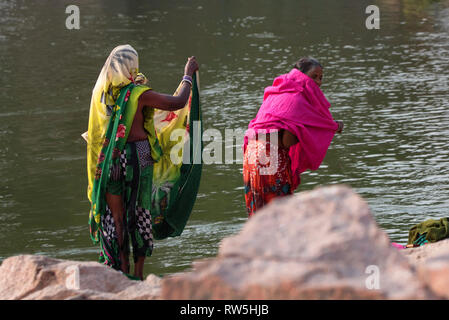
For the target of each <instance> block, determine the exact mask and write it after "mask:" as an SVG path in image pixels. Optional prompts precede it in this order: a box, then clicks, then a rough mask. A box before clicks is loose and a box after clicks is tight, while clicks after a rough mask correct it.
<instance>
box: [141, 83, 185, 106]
mask: <svg viewBox="0 0 449 320" xmlns="http://www.w3.org/2000/svg"><path fill="white" fill-rule="evenodd" d="M189 95H190V84H189V83H187V82H183V85H182V88H181V92H180V93H179V95H177V96H172V95H169V94H163V93H158V92H156V91H153V90H147V91H145V92H144V93H142V95H141V96H140V97H139V104H141V105H142V106H143V107H153V108H157V109H162V110H167V111H175V110H178V109H181V108H183V107H184V106H185V105H186V103H187V99H188V98H189Z"/></svg>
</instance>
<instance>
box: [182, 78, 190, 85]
mask: <svg viewBox="0 0 449 320" xmlns="http://www.w3.org/2000/svg"><path fill="white" fill-rule="evenodd" d="M181 82H187V83H190V86H192V81H190V80H187V79H182V81H181Z"/></svg>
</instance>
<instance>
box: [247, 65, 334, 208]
mask: <svg viewBox="0 0 449 320" xmlns="http://www.w3.org/2000/svg"><path fill="white" fill-rule="evenodd" d="M322 78H323V68H322V66H321V64H320V63H319V62H318V61H316V60H315V59H312V58H302V59H300V60H299V61H298V62H297V63H296V64H295V66H294V68H293V69H292V70H291V71H290V72H289V73H287V74H283V75H281V76H279V77H277V78H276V79H274V81H273V85H272V86H270V87H267V88H265V92H264V96H263V103H262V105H261V107H260V109H259V112H258V113H257V115H256V117H255V118H254V119H253V120H251V122H250V123H249V125H248V130H247V131H246V133H245V141H244V160H243V180H244V184H245V201H246V207H247V212H248V216H252V215H253V214H254V213H255V212H256V211H257V210H258V209H260V208H261V207H263V206H264V205H265V204H267V203H268V202H270V201H271V200H272V199H274V198H276V197H282V196H286V195H290V194H292V193H293V191H294V190H295V189H296V188H297V187H298V185H299V184H300V174H301V173H302V172H304V171H305V170H307V169H310V170H317V169H318V168H319V166H320V164H321V162H322V161H323V159H324V157H325V155H326V152H327V149H328V148H329V145H330V143H331V141H332V138H333V137H334V134H335V132H339V133H340V132H341V131H342V129H343V122H342V121H334V120H333V118H332V115H331V113H330V111H329V107H330V104H329V102H328V101H327V99H326V97H325V96H324V94H323V93H322V92H321V90H320V86H321V82H322Z"/></svg>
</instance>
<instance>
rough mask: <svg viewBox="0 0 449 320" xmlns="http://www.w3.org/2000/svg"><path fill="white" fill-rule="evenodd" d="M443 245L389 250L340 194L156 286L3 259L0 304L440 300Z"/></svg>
mask: <svg viewBox="0 0 449 320" xmlns="http://www.w3.org/2000/svg"><path fill="white" fill-rule="evenodd" d="M448 269H449V240H443V241H440V242H437V243H435V244H430V245H425V246H423V247H419V248H413V249H404V250H398V249H396V248H394V247H392V246H391V243H390V240H389V238H388V236H387V235H386V233H385V232H384V231H382V230H381V229H380V228H379V227H378V225H377V223H376V222H375V220H374V218H373V216H372V214H371V212H370V209H369V207H368V205H367V203H366V202H365V201H364V200H363V199H362V198H361V197H360V196H358V195H357V194H356V193H354V192H353V191H352V190H351V189H350V188H348V187H346V186H332V187H323V188H317V189H315V190H313V191H308V192H303V193H300V194H297V195H294V196H292V197H290V198H288V199H282V200H278V201H275V202H274V203H273V204H271V205H269V206H267V207H266V208H264V209H263V210H261V211H260V212H259V213H258V214H257V215H256V216H254V217H253V218H251V219H249V221H248V222H247V223H246V224H245V225H244V227H243V229H242V230H241V231H240V232H239V233H238V234H236V235H234V236H232V237H229V238H225V239H224V240H223V241H222V243H221V244H220V248H219V251H218V254H217V256H216V257H214V258H210V259H204V260H200V261H196V262H194V263H193V267H192V269H191V270H189V271H187V272H183V273H179V274H174V275H170V276H167V277H164V278H163V279H161V278H158V277H157V276H155V275H149V276H148V277H147V278H146V279H145V281H142V282H136V281H132V280H129V279H128V278H126V277H125V276H123V275H122V274H121V273H119V272H117V271H115V270H112V269H110V268H107V267H105V266H103V265H100V264H98V263H96V262H78V261H66V260H57V259H52V258H49V257H44V256H32V255H22V256H14V257H10V258H8V259H6V260H4V261H3V263H2V265H1V266H0V299H189V300H190V299H448V298H449V279H448V277H447V271H448Z"/></svg>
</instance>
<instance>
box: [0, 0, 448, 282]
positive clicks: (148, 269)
mask: <svg viewBox="0 0 449 320" xmlns="http://www.w3.org/2000/svg"><path fill="white" fill-rule="evenodd" d="M70 4H72V2H71V1H46V0H40V1H19V0H11V1H4V0H0V10H1V15H0V70H1V72H0V82H1V87H2V90H1V91H0V99H1V100H0V101H1V107H0V120H1V126H0V139H1V144H0V175H1V181H2V183H1V184H0V259H1V260H3V259H5V258H6V257H9V256H11V255H16V254H25V253H27V254H44V255H48V256H51V257H56V258H64V259H75V260H96V259H97V257H98V247H97V246H94V245H93V244H92V243H91V241H90V238H89V231H88V226H87V219H88V212H89V202H88V200H87V198H86V185H87V177H86V145H85V142H84V141H83V140H82V138H81V137H80V134H81V133H82V132H84V131H85V130H86V129H87V121H88V110H89V103H90V96H91V90H92V88H93V85H94V83H95V81H96V78H97V76H98V74H99V72H100V69H101V67H102V65H103V63H104V61H105V59H106V57H107V56H108V54H109V52H110V51H111V50H112V48H113V47H115V46H116V45H119V44H124V43H129V44H131V45H132V46H133V47H134V48H136V50H137V51H138V52H139V59H140V67H141V70H142V71H143V72H144V73H145V74H147V75H148V76H149V78H150V81H151V85H152V87H153V88H154V89H155V90H156V91H159V92H164V93H171V92H173V91H174V89H175V88H176V86H177V84H178V83H179V81H180V79H181V77H182V75H183V67H184V64H185V61H186V58H187V56H190V55H195V56H196V57H197V59H198V61H199V63H200V79H201V95H200V98H201V105H202V108H203V126H204V129H217V130H219V132H221V133H222V134H223V135H224V132H225V129H245V128H246V126H247V124H248V122H249V121H250V120H251V119H252V118H253V117H254V115H255V114H256V112H257V110H258V108H259V106H260V103H261V101H262V96H263V89H264V88H265V87H266V86H268V85H270V84H271V82H272V80H273V78H274V77H276V76H278V75H280V74H282V73H286V72H288V71H289V70H290V68H291V66H292V64H293V63H294V62H295V61H296V60H298V59H299V58H300V57H301V56H305V55H310V56H313V57H315V58H317V59H319V60H320V62H321V63H322V64H323V66H324V81H323V85H322V87H321V88H322V90H323V92H324V93H325V95H326V96H327V98H328V99H329V101H330V102H331V104H332V108H331V112H332V114H333V116H334V118H336V119H341V120H343V121H344V122H345V130H344V133H343V134H341V135H336V137H335V138H334V140H333V142H332V144H331V147H330V149H329V151H328V153H327V156H326V158H325V160H324V162H323V164H322V165H321V167H320V169H319V170H318V171H315V172H306V173H304V174H303V176H302V184H301V185H300V187H299V188H298V190H297V192H300V191H304V190H311V189H313V188H315V187H317V186H320V185H330V184H341V183H343V184H347V185H350V186H351V187H352V188H354V190H355V191H356V192H358V193H359V194H360V195H361V196H362V197H363V198H364V199H365V200H366V201H367V202H368V204H369V206H370V208H371V210H372V213H373V215H374V217H375V219H376V221H377V222H378V224H379V226H380V227H381V228H382V229H383V230H385V232H386V233H387V234H388V235H389V236H390V238H391V240H392V241H396V242H401V243H404V242H406V241H407V235H408V230H409V228H410V227H411V226H413V225H414V224H416V223H418V222H421V221H423V220H426V219H429V218H434V219H438V218H442V217H445V216H448V215H449V212H448V211H449V182H448V181H449V157H448V155H449V148H448V137H449V111H448V109H447V108H448V105H449V91H448V88H449V87H448V85H449V69H448V68H447V65H448V61H449V1H426V0H383V1H380V0H378V1H374V0H373V1H365V0H345V1H334V0H315V1H296V0H277V1H267V0H248V1H199V0H198V1H193V0H192V1H162V0H161V1H151V2H149V1H148V2H144V1H141V2H138V1H129V2H124V1H117V0H107V1H106V0H105V1H93V0H86V1H83V2H82V4H79V8H80V29H79V30H68V29H67V28H66V26H65V21H66V18H67V17H68V14H66V13H65V8H66V7H67V6H68V5H70ZM370 4H375V5H377V6H378V7H379V9H380V29H374V30H368V29H367V28H366V26H365V20H366V19H367V17H368V14H366V13H365V8H366V7H367V6H368V5H370ZM239 143H240V142H239ZM207 144H208V143H207V142H206V143H205V145H207ZM203 168H204V169H203V175H202V181H201V186H200V190H199V194H198V198H197V201H196V203H195V207H194V210H193V213H192V216H191V219H190V220H189V223H188V225H187V227H186V229H185V231H184V233H183V234H182V236H181V237H177V238H170V239H165V240H162V241H156V243H155V250H154V254H153V256H152V257H151V258H149V259H147V262H146V266H145V274H148V273H155V274H158V275H166V274H170V273H173V272H178V271H182V270H185V269H188V268H189V267H190V266H191V263H192V261H193V260H197V259H201V258H206V257H211V256H214V255H215V254H216V253H217V250H218V246H219V243H220V241H221V240H222V239H223V238H224V237H227V236H230V235H232V234H235V233H237V232H238V231H239V230H240V229H241V228H242V226H243V224H244V223H245V221H246V220H247V218H246V213H245V207H244V197H243V187H242V175H241V164H225V163H223V164H211V165H204V167H203ZM255 241H257V239H255Z"/></svg>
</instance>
